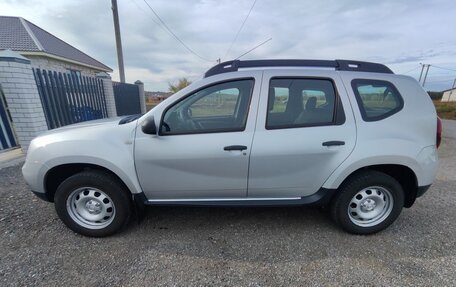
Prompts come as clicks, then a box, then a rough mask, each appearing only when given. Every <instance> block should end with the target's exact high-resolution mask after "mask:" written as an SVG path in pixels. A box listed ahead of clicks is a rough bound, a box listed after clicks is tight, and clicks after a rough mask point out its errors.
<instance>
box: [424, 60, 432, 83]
mask: <svg viewBox="0 0 456 287" xmlns="http://www.w3.org/2000/svg"><path fill="white" fill-rule="evenodd" d="M430 67H431V65H429V64H428V65H427V69H426V74H424V79H423V87H424V84H425V83H426V78H427V75H428V72H429V68H430Z"/></svg>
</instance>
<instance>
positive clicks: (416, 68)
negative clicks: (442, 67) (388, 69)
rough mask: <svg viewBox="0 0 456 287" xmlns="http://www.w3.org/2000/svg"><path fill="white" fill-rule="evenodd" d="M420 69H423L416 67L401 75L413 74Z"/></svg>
mask: <svg viewBox="0 0 456 287" xmlns="http://www.w3.org/2000/svg"><path fill="white" fill-rule="evenodd" d="M419 68H421V66H418V67H415V68H413V69H411V70H409V71H407V72H403V73H400V74H402V75H405V74H408V73H411V72H413V71H415V70H418V69H419Z"/></svg>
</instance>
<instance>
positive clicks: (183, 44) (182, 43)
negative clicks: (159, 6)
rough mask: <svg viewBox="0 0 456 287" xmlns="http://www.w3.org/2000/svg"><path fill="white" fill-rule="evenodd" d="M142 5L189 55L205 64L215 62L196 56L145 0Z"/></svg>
mask: <svg viewBox="0 0 456 287" xmlns="http://www.w3.org/2000/svg"><path fill="white" fill-rule="evenodd" d="M143 1H144V3H146V5H147V6H148V7H149V9H150V10H151V11H152V13H154V15H155V17H157V19H158V20H159V21H160V23H161V24H162V25H163V27H164V28H165V29H166V30H167V31H168V32H169V33H170V34H171V35H172V36H173V37H174V38H175V39H176V40H177V41H178V42H179V43H181V45H182V46H183V47H184V48H185V49H187V51H189V52H190V53H192V54H193V55H195V56H197V57H198V58H200V59H201V60H203V61H207V62H215V60H209V59H206V58H204V57H202V56H201V55H199V54H197V53H196V52H195V51H193V50H192V49H191V48H190V47H189V46H187V44H185V43H184V41H182V40H181V39H180V38H179V37H178V36H177V35H176V34H174V32H173V31H172V30H171V29H170V28H169V27H168V25H166V23H165V21H163V20H162V18H161V17H160V16H159V15H158V14H157V12H155V10H154V8H152V6H150V5H149V3H148V2H147V1H146V0H143Z"/></svg>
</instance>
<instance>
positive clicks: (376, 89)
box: [351, 79, 404, 122]
mask: <svg viewBox="0 0 456 287" xmlns="http://www.w3.org/2000/svg"><path fill="white" fill-rule="evenodd" d="M351 85H352V88H353V91H354V93H355V96H356V101H357V102H358V106H359V109H360V111H361V116H362V117H363V120H365V121H367V122H372V121H379V120H382V119H385V118H387V117H389V116H391V115H393V114H395V113H397V112H399V111H400V110H401V109H402V108H403V106H404V100H403V99H402V96H401V95H400V93H399V91H398V90H397V89H396V87H395V86H394V85H393V84H392V83H390V82H388V81H382V80H368V79H354V80H353V81H352V82H351Z"/></svg>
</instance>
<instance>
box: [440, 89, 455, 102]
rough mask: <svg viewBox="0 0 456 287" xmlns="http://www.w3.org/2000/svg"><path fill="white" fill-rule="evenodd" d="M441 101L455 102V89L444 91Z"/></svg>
mask: <svg viewBox="0 0 456 287" xmlns="http://www.w3.org/2000/svg"><path fill="white" fill-rule="evenodd" d="M442 102H456V89H452V90H449V91H446V92H444V93H443V97H442Z"/></svg>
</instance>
